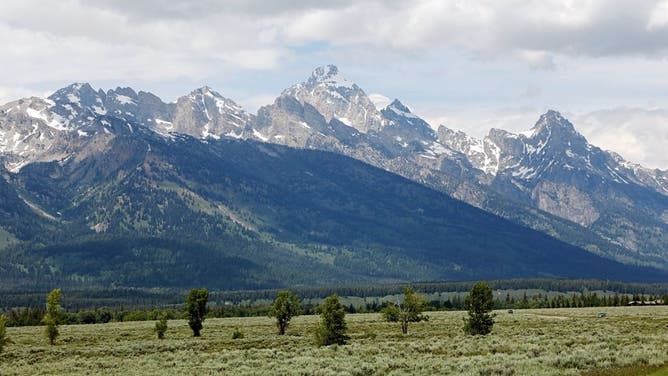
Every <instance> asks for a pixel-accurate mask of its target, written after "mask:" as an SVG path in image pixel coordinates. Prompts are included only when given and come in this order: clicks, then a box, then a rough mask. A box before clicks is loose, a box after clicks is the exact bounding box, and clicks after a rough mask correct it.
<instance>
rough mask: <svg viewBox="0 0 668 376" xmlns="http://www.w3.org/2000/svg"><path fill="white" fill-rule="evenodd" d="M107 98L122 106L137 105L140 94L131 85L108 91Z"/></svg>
mask: <svg viewBox="0 0 668 376" xmlns="http://www.w3.org/2000/svg"><path fill="white" fill-rule="evenodd" d="M107 99H108V100H109V101H113V102H115V104H118V105H121V106H125V105H137V100H138V95H137V93H136V92H135V91H134V90H133V89H132V88H131V87H117V88H116V89H115V90H109V91H107Z"/></svg>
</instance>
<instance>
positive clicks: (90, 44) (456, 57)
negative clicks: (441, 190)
mask: <svg viewBox="0 0 668 376" xmlns="http://www.w3.org/2000/svg"><path fill="white" fill-rule="evenodd" d="M0 49H1V51H2V52H1V53H0V67H1V71H0V102H2V103H4V102H7V101H10V100H13V99H18V98H20V97H23V96H28V95H45V94H49V93H51V92H52V91H54V90H55V89H57V88H59V87H62V86H65V85H67V84H69V83H71V82H90V83H91V84H92V85H93V86H94V87H96V88H103V89H107V88H114V87H117V86H132V87H133V88H135V89H137V90H146V91H151V92H154V93H156V94H157V95H159V96H161V97H162V98H163V99H165V100H169V101H171V100H174V99H176V98H177V97H178V96H180V95H183V94H185V93H187V92H189V91H190V90H192V89H194V88H196V87H199V86H203V85H205V84H206V85H209V86H211V87H213V88H215V89H216V90H218V91H219V92H221V93H223V94H224V95H225V96H227V97H230V98H232V99H234V100H236V101H237V102H239V103H241V104H242V105H244V107H246V108H247V109H248V110H250V111H255V110H256V109H257V108H258V107H259V106H261V105H264V104H267V103H270V102H272V101H273V99H274V97H276V96H277V95H278V94H279V93H280V92H281V90H282V89H284V88H286V87H288V86H290V85H292V84H294V83H296V82H300V81H303V80H304V79H305V78H306V77H307V76H308V75H309V74H310V72H311V70H312V69H313V68H314V67H316V66H319V65H323V64H335V65H337V66H339V68H340V70H341V71H342V72H343V74H344V75H345V76H346V77H348V78H349V79H351V80H353V81H355V82H356V83H358V85H360V86H361V87H362V88H363V89H365V91H366V92H367V93H370V94H371V93H380V94H382V95H385V96H387V97H390V98H395V97H397V98H400V99H401V100H402V101H403V102H404V103H406V104H408V105H409V106H410V107H411V108H413V109H414V111H415V112H416V113H417V114H419V115H421V116H422V117H424V118H426V119H427V120H428V121H430V122H431V123H432V125H433V126H435V127H437V126H438V125H439V124H445V125H446V126H449V127H451V128H456V129H462V130H464V131H466V132H469V133H471V134H472V135H475V136H483V135H484V134H486V133H487V131H488V130H489V128H492V127H497V128H505V129H509V130H514V131H518V130H525V129H529V128H530V127H531V126H532V125H533V123H534V122H535V121H536V119H537V118H538V116H539V115H540V114H541V113H542V112H544V111H545V110H546V109H550V108H552V109H557V110H559V111H561V112H562V113H563V114H564V115H566V116H567V117H568V118H569V119H570V120H571V121H572V122H573V123H574V124H575V126H576V128H577V129H578V130H580V132H582V133H583V134H584V135H585V136H586V137H587V138H588V139H589V140H590V141H591V142H593V143H594V144H597V145H599V146H601V147H603V148H606V149H611V150H615V151H617V152H619V153H620V154H622V155H623V156H624V157H625V158H627V159H629V160H631V161H634V162H639V163H642V164H644V165H646V166H648V167H659V168H663V169H666V168H668V152H666V151H665V150H666V148H667V147H668V1H667V0H657V1H654V0H626V1H617V0H607V1H598V0H576V1H570V0H523V1H516V0H505V1H500V0H480V1H470V0H469V1H454V0H453V1H447V0H417V1H395V0H387V1H364V0H328V1H320V0H283V1H265V0H219V1H214V0H198V1H191V2H187V1H180V2H175V1H174V2H171V1H164V0H98V1H83V0H59V1H47V0H3V1H2V2H0Z"/></svg>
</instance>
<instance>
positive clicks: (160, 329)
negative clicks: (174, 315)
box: [155, 315, 167, 339]
mask: <svg viewBox="0 0 668 376" xmlns="http://www.w3.org/2000/svg"><path fill="white" fill-rule="evenodd" d="M166 331H167V316H166V315H162V316H161V317H160V320H158V322H156V323H155V333H156V334H157V335H158V339H163V338H165V332H166Z"/></svg>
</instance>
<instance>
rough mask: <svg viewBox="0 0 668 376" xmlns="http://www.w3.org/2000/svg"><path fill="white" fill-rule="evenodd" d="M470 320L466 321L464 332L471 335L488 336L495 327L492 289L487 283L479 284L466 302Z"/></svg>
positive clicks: (474, 286)
mask: <svg viewBox="0 0 668 376" xmlns="http://www.w3.org/2000/svg"><path fill="white" fill-rule="evenodd" d="M464 304H465V305H466V309H467V310H468V316H469V317H468V318H465V319H464V332H466V333H467V334H471V335H478V334H482V335H485V334H488V333H490V332H491V331H492V326H494V315H493V314H491V313H490V312H491V311H492V307H493V306H494V296H493V295H492V288H491V287H490V286H489V285H488V284H487V283H485V282H482V281H481V282H477V283H476V284H475V285H473V287H472V288H471V292H470V293H469V294H468V295H467V296H466V300H465V301H464Z"/></svg>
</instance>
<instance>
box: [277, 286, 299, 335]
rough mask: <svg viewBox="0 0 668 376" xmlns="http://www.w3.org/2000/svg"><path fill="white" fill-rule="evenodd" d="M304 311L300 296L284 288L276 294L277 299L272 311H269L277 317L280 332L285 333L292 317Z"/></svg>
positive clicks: (280, 333)
mask: <svg viewBox="0 0 668 376" xmlns="http://www.w3.org/2000/svg"><path fill="white" fill-rule="evenodd" d="M302 312H303V310H302V307H301V305H300V303H299V297H298V296H297V295H295V294H293V293H292V292H290V291H286V290H283V291H280V292H279V293H278V296H276V300H274V304H273V305H272V306H271V311H269V316H270V317H275V318H276V326H277V327H278V334H279V335H283V334H285V329H287V327H288V325H289V324H290V320H292V317H293V316H298V315H301V314H302Z"/></svg>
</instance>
